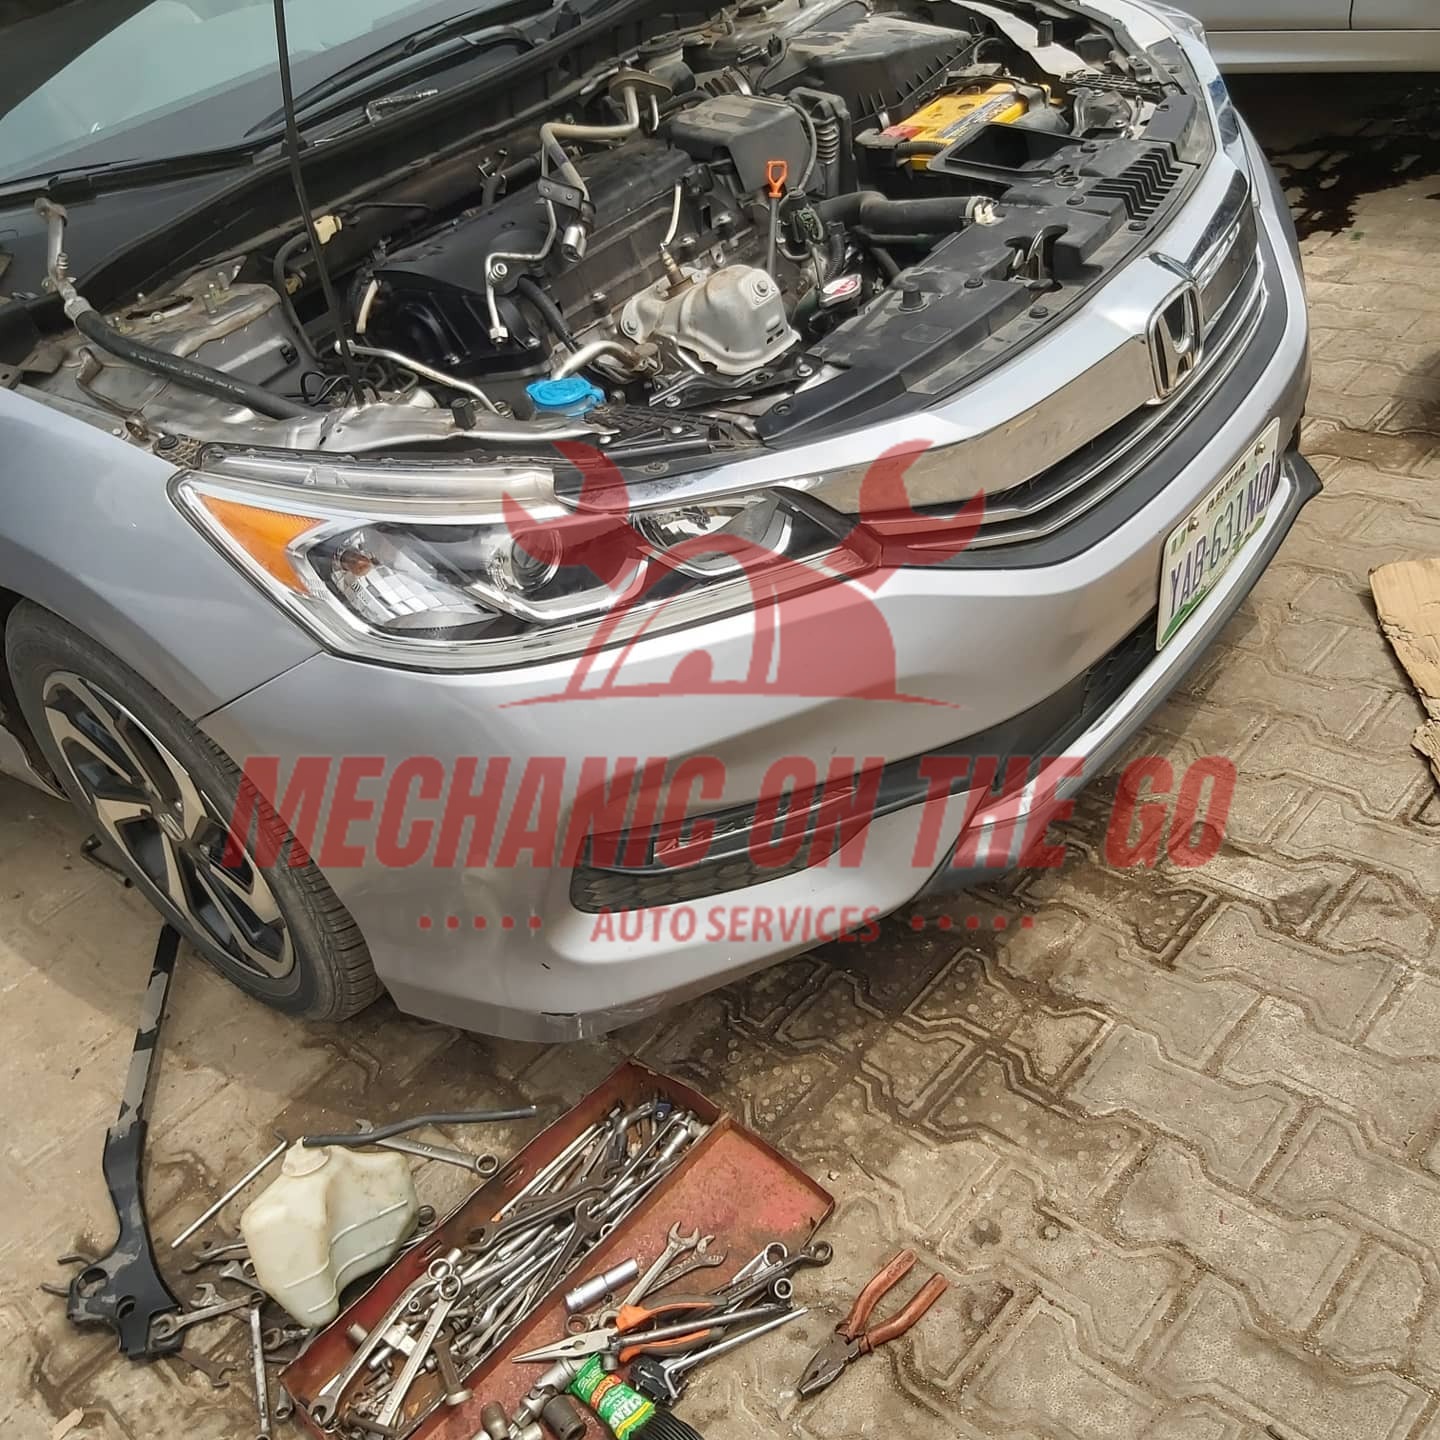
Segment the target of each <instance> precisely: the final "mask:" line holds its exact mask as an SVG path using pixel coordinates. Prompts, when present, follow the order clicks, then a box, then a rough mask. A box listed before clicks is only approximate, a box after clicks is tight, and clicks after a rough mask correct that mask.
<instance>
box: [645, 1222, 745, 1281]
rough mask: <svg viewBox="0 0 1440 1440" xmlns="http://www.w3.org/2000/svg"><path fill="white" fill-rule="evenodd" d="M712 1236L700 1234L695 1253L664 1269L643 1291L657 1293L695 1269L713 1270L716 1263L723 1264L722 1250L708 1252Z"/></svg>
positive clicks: (692, 1272)
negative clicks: (717, 1252)
mask: <svg viewBox="0 0 1440 1440" xmlns="http://www.w3.org/2000/svg"><path fill="white" fill-rule="evenodd" d="M714 1238H715V1237H714V1236H713V1235H705V1236H702V1237H701V1240H700V1243H699V1244H698V1245H697V1246H696V1247H695V1253H694V1254H693V1255H691V1257H690V1258H689V1259H688V1260H686V1261H684V1262H683V1263H682V1264H679V1265H677V1266H675V1268H674V1269H673V1270H667V1271H665V1273H664V1274H663V1275H661V1277H660V1278H659V1279H658V1280H657V1281H656V1282H655V1283H654V1284H653V1285H652V1286H651V1287H650V1288H649V1290H647V1291H646V1292H645V1293H646V1294H647V1295H658V1294H659V1293H660V1292H661V1291H662V1290H668V1289H669V1288H670V1287H671V1286H672V1285H674V1284H675V1283H676V1282H677V1281H680V1280H683V1279H684V1278H685V1277H686V1276H687V1275H693V1274H694V1273H695V1272H696V1271H697V1270H713V1269H714V1268H715V1267H716V1266H717V1265H723V1264H724V1263H725V1260H726V1258H727V1257H726V1253H725V1252H724V1251H721V1252H720V1254H718V1255H712V1254H710V1242H711V1241H712V1240H713V1239H714Z"/></svg>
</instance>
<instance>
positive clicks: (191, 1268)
mask: <svg viewBox="0 0 1440 1440" xmlns="http://www.w3.org/2000/svg"><path fill="white" fill-rule="evenodd" d="M249 1254H250V1249H249V1247H248V1246H247V1245H246V1244H245V1242H244V1241H243V1240H236V1241H233V1242H232V1243H230V1244H224V1245H202V1246H201V1247H200V1248H199V1249H198V1250H197V1251H196V1252H195V1255H194V1258H193V1259H190V1260H187V1261H186V1262H185V1263H184V1264H183V1265H182V1266H181V1267H180V1273H181V1274H182V1275H193V1274H194V1273H195V1272H196V1271H197V1270H198V1269H200V1267H201V1266H202V1265H218V1264H219V1263H220V1261H222V1260H239V1259H245V1258H248V1257H249Z"/></svg>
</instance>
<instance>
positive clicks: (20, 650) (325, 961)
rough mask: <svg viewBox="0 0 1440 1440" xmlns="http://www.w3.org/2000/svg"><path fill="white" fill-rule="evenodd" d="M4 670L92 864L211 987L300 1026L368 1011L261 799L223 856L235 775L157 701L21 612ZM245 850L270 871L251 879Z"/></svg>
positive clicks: (362, 971)
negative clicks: (169, 937) (263, 857)
mask: <svg viewBox="0 0 1440 1440" xmlns="http://www.w3.org/2000/svg"><path fill="white" fill-rule="evenodd" d="M5 659H6V663H7V665H8V667H9V673H10V679H11V682H12V684H13V685H14V687H15V693H16V695H17V697H18V698H19V701H20V707H21V709H22V711H23V712H24V715H25V719H26V721H27V722H28V724H29V726H30V728H31V730H32V731H33V733H34V735H35V737H36V739H37V741H38V743H39V745H40V747H41V749H42V750H43V752H44V754H45V758H46V759H47V760H48V761H49V763H50V765H51V767H52V769H53V770H54V772H55V774H56V776H57V777H58V778H59V780H60V782H61V784H62V785H63V786H64V789H65V792H66V794H67V795H68V796H69V798H70V800H71V801H72V802H73V803H74V805H75V806H76V808H77V809H78V810H79V811H80V813H81V814H82V815H83V816H84V817H85V820H86V822H87V823H88V824H90V825H92V826H94V828H95V831H96V833H97V835H98V836H99V837H100V839H101V843H102V848H103V852H104V855H105V858H106V859H107V860H110V861H112V862H113V863H114V864H115V865H116V866H117V867H118V868H119V869H120V870H121V871H122V872H123V873H124V874H125V875H127V876H128V877H129V878H130V879H131V880H132V881H134V883H135V885H136V887H137V888H138V889H139V890H140V891H141V893H142V894H144V895H145V897H146V898H147V899H148V900H150V902H151V903H152V904H153V905H154V906H155V908H156V909H157V910H159V912H160V913H161V915H163V916H164V917H165V919H166V920H168V921H169V922H170V923H171V924H172V925H174V926H175V928H176V929H177V930H179V931H180V933H181V934H182V935H184V936H185V938H186V939H187V940H188V941H189V942H190V944H191V945H193V946H194V947H195V949H196V950H198V951H199V952H200V954H201V955H203V956H204V957H205V958H206V959H207V960H208V961H209V962H210V963H211V964H212V965H213V966H214V967H215V968H216V969H217V970H218V971H219V972H220V973H221V974H222V975H224V976H225V978H226V979H227V980H230V981H231V982H232V983H234V984H235V985H236V986H238V987H239V988H240V989H241V990H243V991H245V993H246V994H248V995H252V996H254V997H255V998H256V999H257V1000H261V1001H263V1002H264V1003H265V1004H266V1005H269V1006H272V1007H273V1008H274V1009H276V1010H281V1011H283V1012H285V1013H286V1014H288V1015H296V1016H301V1017H303V1018H305V1019H308V1020H344V1019H347V1018H348V1017H349V1016H351V1015H355V1014H357V1013H358V1012H359V1011H361V1010H363V1009H364V1008H365V1007H366V1006H367V1005H369V1004H370V1003H371V1001H373V1000H374V999H375V998H376V996H377V995H378V994H379V993H380V982H379V980H378V979H377V978H376V975H375V969H374V966H373V965H372V964H371V962H370V954H369V951H368V950H367V948H366V945H365V941H364V939H363V937H362V936H361V934H360V931H359V928H358V927H357V926H356V924H355V922H354V920H353V919H351V917H350V914H349V912H348V911H347V910H346V909H345V906H344V905H343V904H342V903H341V902H340V900H339V898H338V897H337V896H336V894H335V892H334V891H333V890H332V889H331V888H330V886H329V884H328V882H327V881H326V879H325V877H324V876H323V875H322V874H321V873H320V871H319V870H318V869H317V868H316V867H315V865H314V863H313V862H312V861H311V860H310V858H309V857H308V856H307V855H305V853H304V852H303V851H302V850H301V849H300V848H299V845H298V842H297V841H296V840H295V838H294V837H293V836H292V835H291V834H290V832H289V831H288V830H287V829H286V827H285V824H284V822H283V821H282V820H281V819H280V817H279V816H278V815H276V814H275V812H274V811H273V809H271V808H270V807H269V806H268V805H267V804H265V802H264V801H263V799H261V800H258V802H257V810H258V817H259V818H258V822H257V826H256V828H255V829H253V830H252V833H251V836H250V837H249V838H247V839H246V840H244V841H241V842H239V847H238V849H237V848H236V846H234V845H231V846H229V847H227V845H226V843H225V842H226V837H227V836H228V833H229V829H230V826H229V824H228V820H229V818H230V817H232V816H233V815H234V814H235V813H236V804H237V800H238V797H239V793H240V780H241V776H240V771H239V769H238V768H237V767H236V765H235V763H234V761H232V760H231V759H230V757H229V756H228V755H226V754H225V752H224V751H223V750H221V749H219V748H218V747H217V746H216V745H215V744H214V743H213V742H212V741H211V740H210V739H209V738H208V737H207V736H205V735H204V734H202V733H201V731H200V730H199V729H198V728H197V727H196V726H195V725H194V724H192V723H191V722H190V721H189V720H188V719H187V718H186V717H185V716H184V715H182V714H181V713H180V711H178V710H177V709H176V708H175V707H174V706H173V705H172V704H170V702H169V701H168V700H166V699H165V697H164V696H163V695H161V694H160V693H159V691H157V690H156V689H155V688H154V687H153V686H151V685H149V684H147V683H146V682H145V681H144V680H143V679H141V678H140V676H138V675H137V674H135V672H134V671H133V670H131V669H129V667H128V666H126V665H124V664H123V663H121V661H119V660H118V659H116V657H115V656H113V655H112V654H110V653H109V651H107V650H106V649H104V648H103V647H102V646H100V645H98V644H96V643H95V641H93V640H92V639H90V637H89V636H87V635H85V634H84V633H82V632H81V631H79V630H77V629H75V628H74V626H72V625H69V624H67V623H66V622H65V621H63V620H61V619H59V618H58V617H57V616H55V615H52V614H51V613H50V612H49V611H47V610H43V609H41V608H40V607H39V606H36V605H33V604H30V603H28V602H25V603H22V604H20V605H19V606H17V607H16V608H15V610H14V611H12V612H11V615H10V619H9V623H8V625H7V626H6V629H5ZM187 781H188V785H187V783H186V782H187ZM257 848H260V849H263V850H264V851H266V852H268V854H269V856H270V857H271V859H270V863H266V864H264V865H261V864H258V863H256V861H255V859H254V858H253V852H254V851H255V850H256V849H257ZM242 852H243V853H242ZM177 896H178V897H179V898H178V899H177Z"/></svg>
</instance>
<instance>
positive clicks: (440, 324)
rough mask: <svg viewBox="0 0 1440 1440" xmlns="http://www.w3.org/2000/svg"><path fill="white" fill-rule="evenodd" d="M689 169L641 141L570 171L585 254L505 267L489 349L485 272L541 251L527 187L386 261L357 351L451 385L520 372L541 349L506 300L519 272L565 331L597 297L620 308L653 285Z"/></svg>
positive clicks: (528, 313) (659, 146)
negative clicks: (573, 261) (577, 183)
mask: <svg viewBox="0 0 1440 1440" xmlns="http://www.w3.org/2000/svg"><path fill="white" fill-rule="evenodd" d="M694 163H695V162H694V161H693V160H692V159H691V158H690V157H689V156H688V155H686V154H684V153H683V152H682V151H680V150H676V149H673V148H672V147H671V146H668V145H665V144H663V143H661V142H659V141H656V140H648V139H636V140H631V141H628V142H626V143H625V144H623V145H620V146H617V147H616V148H615V149H613V150H603V151H597V152H595V153H594V154H590V155H586V156H583V157H582V158H581V159H580V160H578V161H577V162H576V168H577V169H578V170H579V171H580V173H581V174H582V175H583V176H584V177H585V183H586V185H587V186H588V187H589V190H590V198H591V200H592V201H593V203H594V206H595V226H594V230H593V231H592V233H591V236H590V246H589V250H588V253H587V254H586V256H585V259H584V260H583V261H582V262H581V263H580V264H578V265H567V264H566V263H565V262H564V261H562V260H561V258H560V254H559V247H558V245H556V246H555V247H554V248H553V249H552V253H551V255H550V257H549V259H548V260H547V261H546V262H545V263H544V264H543V265H537V264H534V263H527V262H524V261H509V262H507V265H508V267H509V272H510V273H509V275H508V276H507V278H506V280H505V282H504V283H503V284H502V285H501V286H500V287H499V291H500V294H499V305H500V312H501V318H502V319H503V321H504V323H505V326H506V328H507V329H508V330H509V331H510V334H511V337H512V338H511V339H510V340H509V341H506V342H503V343H502V344H500V345H498V346H497V345H496V344H495V343H494V342H493V341H492V340H491V339H490V315H489V310H488V308H487V306H486V303H485V262H486V258H487V257H488V256H490V255H492V254H495V253H496V252H500V251H506V252H511V253H516V254H525V255H533V254H534V253H535V252H536V251H538V250H539V249H540V247H541V245H542V244H543V243H544V241H545V235H546V231H547V229H548V220H547V218H546V213H545V205H544V202H543V201H542V200H541V198H540V196H539V194H538V193H537V192H536V189H535V187H534V186H533V185H530V186H527V187H526V188H525V189H523V190H519V191H517V192H516V193H515V194H513V195H509V196H506V197H504V198H503V199H501V200H499V201H497V202H496V203H495V204H494V205H492V206H491V207H490V208H489V209H488V210H485V211H478V212H474V213H471V214H468V215H464V216H461V217H460V218H459V219H458V220H456V221H454V222H453V223H452V224H450V225H449V226H447V227H446V228H445V229H443V230H439V231H436V232H435V233H434V234H432V235H429V236H427V237H426V238H425V239H424V240H421V241H419V242H417V243H416V244H414V245H410V246H407V247H406V248H404V249H402V250H396V251H395V252H394V253H393V254H391V255H390V256H389V258H388V259H387V260H386V261H385V263H384V264H383V265H381V266H379V267H378V268H377V269H376V270H375V278H376V279H377V280H379V281H380V286H381V288H380V295H379V298H378V300H377V303H376V306H375V309H374V312H373V314H372V316H371V319H370V324H369V326H368V328H367V330H366V338H367V340H370V341H371V342H372V343H375V344H378V345H383V346H388V347H390V348H391V349H395V350H401V351H404V352H405V353H406V354H410V355H413V356H415V358H416V359H418V360H425V361H428V362H429V363H430V364H432V365H438V366H440V367H442V368H443V369H446V370H449V371H453V372H454V373H456V374H460V375H469V374H506V373H516V374H518V373H522V372H525V371H527V370H528V369H529V368H530V367H531V366H533V365H534V363H535V359H536V354H535V352H536V351H537V350H539V349H540V348H541V346H542V345H543V346H545V347H547V348H548V345H549V343H550V340H549V337H548V336H547V335H546V333H545V330H544V326H543V323H542V321H541V319H540V317H539V316H538V315H537V314H536V313H535V312H534V310H533V309H532V308H531V307H530V305H529V304H528V303H527V302H526V301H525V300H524V298H523V297H519V296H516V294H515V293H514V281H515V280H516V279H517V278H518V277H519V276H520V275H522V274H525V273H529V274H533V275H536V276H537V277H540V278H541V280H542V284H543V286H544V288H545V290H546V291H547V292H548V293H549V295H550V297H551V298H552V299H553V300H554V301H555V303H556V304H557V305H559V307H560V309H561V310H562V311H563V312H564V314H565V316H566V319H567V320H569V321H570V322H571V324H572V326H574V325H576V324H577V323H579V321H580V320H581V319H582V317H583V318H584V319H589V318H591V317H593V315H594V313H595V312H594V308H593V305H592V301H591V298H590V297H591V296H592V295H593V294H594V293H595V292H596V291H601V292H604V293H605V294H606V295H609V296H612V297H613V300H612V303H618V301H619V300H620V299H623V298H624V296H626V295H628V294H630V293H631V292H632V291H633V290H637V289H639V288H641V287H642V286H644V285H646V284H648V283H650V282H651V281H653V280H657V279H659V278H660V275H661V274H662V273H663V268H662V266H661V264H660V258H659V251H660V242H661V240H663V239H664V237H665V232H666V230H667V229H668V228H669V224H670V210H671V204H672V201H673V195H674V190H675V186H676V185H677V184H679V183H680V182H681V181H683V180H684V179H685V177H686V176H687V174H689V173H690V171H691V170H692V169H693V168H694ZM692 228H693V226H692Z"/></svg>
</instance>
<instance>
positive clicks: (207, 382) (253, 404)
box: [75, 310, 311, 420]
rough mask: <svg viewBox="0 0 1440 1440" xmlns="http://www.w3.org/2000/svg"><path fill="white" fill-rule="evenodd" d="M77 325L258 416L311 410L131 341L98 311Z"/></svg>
mask: <svg viewBox="0 0 1440 1440" xmlns="http://www.w3.org/2000/svg"><path fill="white" fill-rule="evenodd" d="M75 328H76V329H77V330H78V331H79V332H80V333H81V334H82V335H83V336H84V337H85V338H86V339H87V340H89V341H91V342H92V343H93V344H95V345H98V346H99V347H100V349H102V350H104V351H106V352H107V353H108V354H111V355H114V356H116V357H117V358H118V359H120V360H128V361H129V362H130V363H131V364H132V365H138V366H139V367H140V368H141V369H142V370H150V371H153V372H154V373H155V374H156V375H163V376H164V377H165V378H166V379H167V380H173V381H174V382H175V383H176V384H177V385H184V386H185V387H186V388H187V389H190V390H198V391H200V392H201V394H204V395H213V396H215V397H216V398H217V399H219V400H228V401H230V403H231V404H232V405H244V406H245V407H246V408H248V409H250V410H253V411H255V413H256V414H257V415H268V416H269V417H270V418H271V419H273V420H295V419H298V418H299V417H301V416H302V415H309V414H310V413H311V412H310V409H309V408H308V407H307V406H305V405H301V404H299V403H298V402H297V401H295V400H288V399H286V397H285V396H283V395H275V394H272V393H271V392H270V391H269V390H266V389H264V388H263V387H262V386H259V385H252V384H250V382H249V381H248V380H237V379H236V378H235V377H234V376H233V375H227V374H225V372H224V371H223V370H215V369H212V368H211V367H210V366H209V365H202V364H201V363H200V362H199V361H198V360H187V359H185V358H184V357H183V356H181V355H171V354H170V353H169V352H168V351H166V350H156V349H155V348H154V347H153V346H150V345H144V344H142V343H141V342H140V341H138V340H132V339H130V337H129V336H127V335H122V334H121V333H120V332H119V331H118V330H116V329H115V328H114V327H113V326H111V325H109V324H107V323H106V322H105V320H104V319H102V318H101V316H100V313H99V312H98V311H96V310H82V311H81V312H80V314H78V315H76V316H75Z"/></svg>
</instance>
